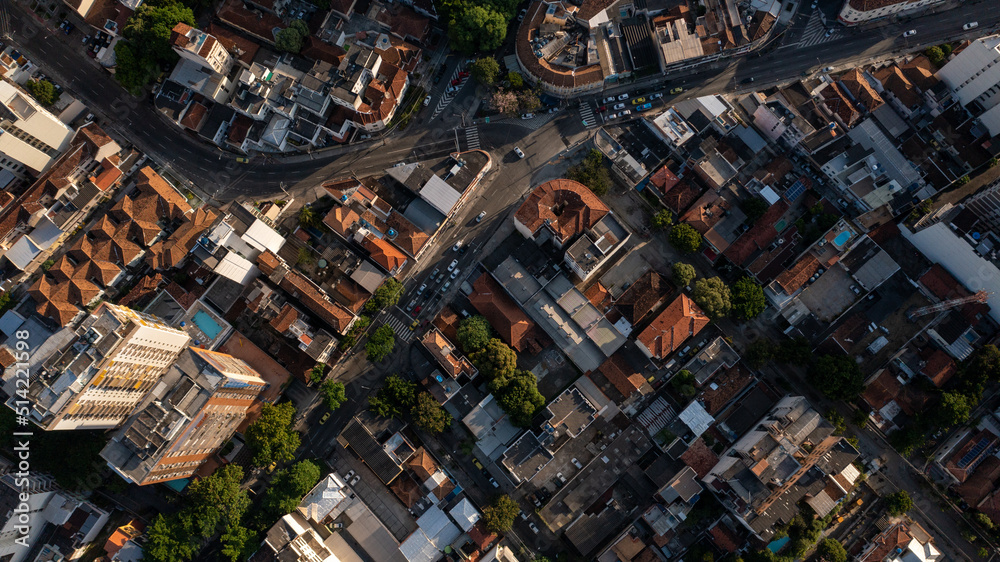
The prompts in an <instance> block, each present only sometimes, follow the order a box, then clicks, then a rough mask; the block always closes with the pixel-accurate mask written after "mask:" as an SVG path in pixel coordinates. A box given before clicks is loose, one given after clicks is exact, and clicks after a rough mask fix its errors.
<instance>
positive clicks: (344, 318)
mask: <svg viewBox="0 0 1000 562" xmlns="http://www.w3.org/2000/svg"><path fill="white" fill-rule="evenodd" d="M279 285H280V286H281V288H282V289H284V290H285V291H286V292H288V293H290V294H291V295H293V296H295V297H296V298H298V300H299V302H301V303H302V305H303V306H305V307H306V308H307V309H309V311H310V312H312V313H313V314H315V315H316V316H318V317H319V318H320V320H323V321H324V322H326V323H327V324H329V325H330V326H332V327H333V329H334V330H336V331H337V333H340V334H343V333H344V332H345V331H347V328H348V327H349V326H350V325H351V322H352V321H353V320H354V313H353V312H351V311H350V310H348V309H346V308H344V307H343V306H342V305H340V304H338V303H335V302H332V301H330V299H329V297H328V296H327V295H326V293H325V292H323V289H320V288H319V287H317V286H316V285H315V284H314V283H313V282H312V281H310V280H308V279H306V278H305V277H303V276H302V275H301V274H300V273H299V272H297V271H289V272H288V273H287V274H286V275H285V276H284V277H282V278H281V283H279Z"/></svg>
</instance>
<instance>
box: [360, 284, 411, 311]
mask: <svg viewBox="0 0 1000 562" xmlns="http://www.w3.org/2000/svg"><path fill="white" fill-rule="evenodd" d="M402 296H403V284H402V283H400V282H399V281H396V280H395V279H393V278H392V277H387V278H386V280H385V282H384V283H382V284H381V285H380V286H379V288H378V289H375V292H374V293H372V298H370V299H368V302H366V303H365V312H376V311H379V310H383V309H385V308H389V307H390V306H396V305H397V304H398V303H399V299H400V298H402Z"/></svg>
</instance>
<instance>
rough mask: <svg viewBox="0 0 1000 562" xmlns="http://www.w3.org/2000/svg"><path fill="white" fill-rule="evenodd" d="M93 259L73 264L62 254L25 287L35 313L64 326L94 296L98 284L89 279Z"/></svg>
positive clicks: (99, 290)
mask: <svg viewBox="0 0 1000 562" xmlns="http://www.w3.org/2000/svg"><path fill="white" fill-rule="evenodd" d="M92 265H93V262H85V263H81V264H80V265H77V266H74V265H73V264H72V262H70V261H69V258H68V257H67V256H65V255H63V256H62V257H61V258H59V259H58V260H56V263H55V264H53V266H52V267H51V268H50V269H49V272H48V273H47V274H43V275H42V276H41V277H39V278H38V280H37V281H35V283H34V284H33V285H32V286H31V288H29V289H28V294H29V295H31V298H33V299H34V300H35V303H36V304H37V310H38V313H39V314H40V315H42V316H46V317H48V318H51V319H53V320H55V321H56V322H58V323H59V325H60V326H65V325H66V324H68V323H69V321H70V320H72V319H73V318H74V317H75V316H76V315H77V314H79V312H80V308H79V307H80V306H84V305H86V304H88V303H90V301H92V300H94V299H95V298H97V296H98V295H100V293H101V289H100V287H98V286H97V285H95V284H94V283H92V282H91V281H90V278H91V277H92V275H91V274H93V273H97V274H99V273H100V270H97V271H94V268H93V267H92Z"/></svg>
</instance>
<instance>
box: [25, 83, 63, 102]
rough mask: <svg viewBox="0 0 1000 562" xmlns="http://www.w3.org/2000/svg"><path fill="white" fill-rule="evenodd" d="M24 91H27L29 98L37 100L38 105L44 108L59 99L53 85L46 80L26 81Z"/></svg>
mask: <svg viewBox="0 0 1000 562" xmlns="http://www.w3.org/2000/svg"><path fill="white" fill-rule="evenodd" d="M24 89H26V90H28V93H29V94H31V97H33V98H35V99H36V100H38V103H40V104H42V105H44V106H45V107H48V106H50V105H52V104H54V103H56V99H58V98H59V94H58V93H57V92H56V87H55V85H54V84H53V83H52V82H49V81H48V80H38V79H35V80H28V82H27V83H26V84H25V85H24Z"/></svg>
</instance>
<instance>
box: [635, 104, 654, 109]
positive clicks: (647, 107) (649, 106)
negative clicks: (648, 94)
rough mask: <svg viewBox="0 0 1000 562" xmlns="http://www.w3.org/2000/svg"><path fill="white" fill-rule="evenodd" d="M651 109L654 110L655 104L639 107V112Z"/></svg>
mask: <svg viewBox="0 0 1000 562" xmlns="http://www.w3.org/2000/svg"><path fill="white" fill-rule="evenodd" d="M650 109H653V104H651V103H644V104H642V105H640V106H639V107H638V110H639V111H649V110H650Z"/></svg>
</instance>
